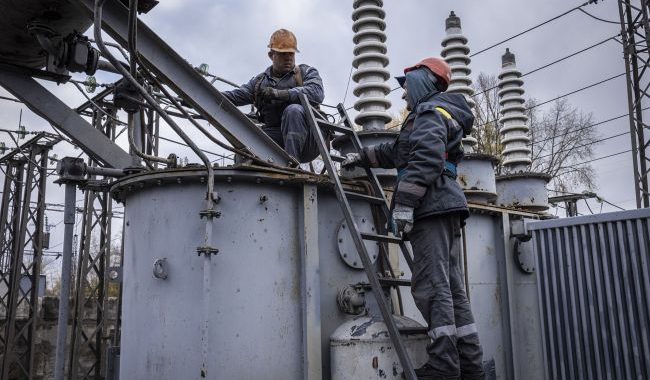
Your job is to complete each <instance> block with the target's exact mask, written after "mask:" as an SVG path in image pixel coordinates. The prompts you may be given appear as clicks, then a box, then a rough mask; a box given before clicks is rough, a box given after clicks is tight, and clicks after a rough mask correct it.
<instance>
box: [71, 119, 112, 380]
mask: <svg viewBox="0 0 650 380" xmlns="http://www.w3.org/2000/svg"><path fill="white" fill-rule="evenodd" d="M116 115H117V109H116V108H114V107H107V108H105V109H103V110H101V111H100V110H97V109H95V110H94V111H93V115H92V121H93V125H94V126H95V127H96V128H97V129H99V130H100V131H101V132H102V133H104V134H105V135H106V136H107V137H108V138H110V139H111V140H114V139H115V122H114V120H115V117H116ZM88 165H89V166H93V165H98V163H97V162H96V161H95V160H93V159H91V158H89V160H88ZM102 185H103V183H102V182H95V179H94V176H93V177H91V178H90V180H89V183H88V186H87V189H86V194H85V198H84V208H83V215H82V225H81V239H80V249H79V252H80V255H79V259H78V265H77V274H76V277H75V279H76V284H75V286H74V295H73V297H74V304H73V305H74V306H73V318H72V339H71V342H70V361H69V373H70V378H71V379H102V378H104V373H105V369H104V368H103V367H104V365H105V354H106V348H107V344H108V343H109V342H110V341H111V340H112V338H114V337H111V336H110V334H111V332H112V333H117V332H116V329H115V327H112V328H111V326H109V322H108V319H109V318H108V313H107V307H108V284H109V282H108V279H107V269H108V268H109V267H110V263H111V222H112V216H113V212H112V201H111V198H110V195H109V193H108V191H107V189H106V186H102ZM95 239H97V240H95ZM88 305H91V307H87V306H88Z"/></svg>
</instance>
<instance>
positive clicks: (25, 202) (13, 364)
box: [0, 133, 60, 379]
mask: <svg viewBox="0 0 650 380" xmlns="http://www.w3.org/2000/svg"><path fill="white" fill-rule="evenodd" d="M59 141H60V138H59V137H58V136H54V135H50V134H47V133H41V134H38V135H37V136H35V137H34V138H32V139H31V140H29V141H28V142H26V143H25V144H23V145H22V146H20V147H19V148H16V149H15V150H13V151H12V152H11V153H9V154H8V155H6V156H4V157H3V158H2V159H0V165H4V166H5V170H6V176H5V178H6V179H5V186H4V193H3V198H2V208H1V210H0V214H1V215H0V220H1V222H0V223H1V224H0V229H1V230H0V239H2V241H1V242H0V247H1V250H0V263H1V267H0V284H1V285H0V286H1V287H2V288H3V289H2V293H4V292H6V293H4V294H1V297H0V307H2V309H3V311H4V312H5V318H4V320H0V336H1V337H0V342H1V343H2V344H3V347H2V353H3V355H2V372H1V373H0V375H1V376H0V377H1V378H3V379H8V378H9V377H10V376H16V377H18V378H26V379H31V378H32V377H33V376H34V374H35V373H34V372H35V366H34V361H35V355H36V352H35V349H34V346H35V343H36V328H37V325H38V319H39V305H38V289H39V281H40V274H41V261H42V257H43V229H44V222H45V188H46V183H47V180H46V179H47V175H48V173H47V163H48V153H49V152H50V150H51V149H52V146H54V144H56V143H57V142H59ZM19 307H20V308H21V312H20V313H19ZM22 310H24V312H22ZM19 314H20V315H19Z"/></svg>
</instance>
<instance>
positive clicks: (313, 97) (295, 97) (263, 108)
mask: <svg viewBox="0 0 650 380" xmlns="http://www.w3.org/2000/svg"><path fill="white" fill-rule="evenodd" d="M299 67H300V71H301V73H302V82H303V83H302V86H298V83H297V82H296V77H295V73H294V72H293V71H290V72H288V73H287V74H285V75H284V76H283V77H282V78H280V79H279V80H277V79H275V78H273V76H272V74H271V67H268V68H267V69H266V70H265V71H264V72H263V73H261V74H259V75H256V76H254V77H253V78H251V80H249V81H248V83H245V84H243V85H242V86H241V87H239V88H237V89H234V90H232V91H224V92H223V95H224V96H225V97H226V98H228V100H230V101H231V102H232V103H233V104H234V105H236V106H238V107H239V106H243V105H247V104H255V106H256V107H257V109H258V111H259V113H260V121H261V122H263V123H264V124H265V126H267V127H277V128H279V127H280V122H281V120H282V113H283V112H284V109H285V108H287V106H288V105H289V104H300V94H301V93H304V94H306V95H307V98H308V99H309V100H310V101H312V102H314V103H322V102H323V99H324V98H325V93H324V91H323V80H322V79H321V77H320V74H319V73H318V70H316V69H315V68H314V67H311V66H308V65H304V64H302V65H299ZM258 82H259V86H258V85H257V83H258ZM256 87H258V88H259V90H260V92H261V90H262V89H263V88H265V87H273V88H275V89H278V90H289V97H290V99H289V101H288V102H284V101H277V100H273V101H271V102H262V101H261V97H260V94H255V90H256Z"/></svg>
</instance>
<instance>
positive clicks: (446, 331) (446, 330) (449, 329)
mask: <svg viewBox="0 0 650 380" xmlns="http://www.w3.org/2000/svg"><path fill="white" fill-rule="evenodd" d="M427 334H428V335H429V337H430V338H431V339H432V340H436V339H438V338H440V337H443V336H457V332H456V326H454V325H446V326H440V327H434V328H432V329H431V330H429V332H428V333H427Z"/></svg>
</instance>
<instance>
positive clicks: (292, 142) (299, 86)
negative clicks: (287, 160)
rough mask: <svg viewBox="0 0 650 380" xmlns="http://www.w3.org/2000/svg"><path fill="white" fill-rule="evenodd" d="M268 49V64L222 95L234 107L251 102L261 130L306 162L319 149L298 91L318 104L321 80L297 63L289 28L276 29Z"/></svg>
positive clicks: (321, 97) (296, 42)
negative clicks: (260, 123)
mask: <svg viewBox="0 0 650 380" xmlns="http://www.w3.org/2000/svg"><path fill="white" fill-rule="evenodd" d="M268 48H269V52H268V57H269V58H270V59H271V62H272V64H271V66H270V67H268V68H267V69H266V70H265V71H264V72H263V73H261V74H259V75H256V76H254V77H253V78H252V79H251V80H250V81H248V83H245V84H243V85H242V86H241V87H239V88H237V89H234V90H232V91H224V92H223V95H225V97H226V98H227V99H228V100H230V101H231V102H232V103H233V104H234V105H236V106H243V105H247V104H254V105H255V107H256V108H257V110H258V118H259V120H260V122H262V123H264V125H263V127H262V129H263V130H264V132H266V134H267V135H268V136H269V137H271V139H273V141H275V142H276V143H277V144H278V145H279V146H281V147H282V148H284V150H285V151H286V152H287V153H288V154H290V155H291V156H293V157H295V158H296V159H298V161H300V162H309V161H311V160H313V159H314V158H316V157H317V156H318V154H319V151H318V145H317V143H316V139H315V136H313V135H312V132H311V129H310V128H309V125H308V124H307V119H306V115H305V110H304V109H303V108H302V105H301V104H300V94H301V93H304V94H306V95H307V98H308V99H309V100H310V101H311V102H312V103H315V104H319V103H321V102H322V101H323V99H324V97H325V95H324V91H323V80H322V79H321V77H320V75H319V74H318V70H316V69H315V68H314V67H311V66H308V65H305V64H301V65H296V53H298V52H299V50H298V41H297V40H296V36H295V35H294V34H293V33H292V32H291V31H289V30H286V29H279V30H276V31H275V32H274V33H273V34H272V35H271V39H270V41H269V45H268Z"/></svg>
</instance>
